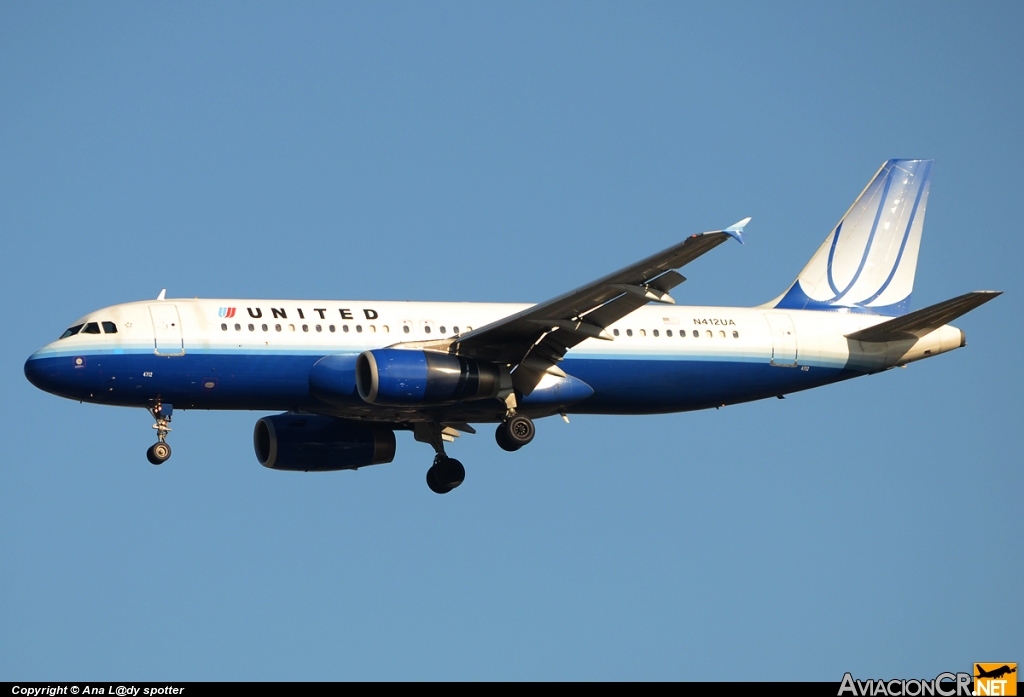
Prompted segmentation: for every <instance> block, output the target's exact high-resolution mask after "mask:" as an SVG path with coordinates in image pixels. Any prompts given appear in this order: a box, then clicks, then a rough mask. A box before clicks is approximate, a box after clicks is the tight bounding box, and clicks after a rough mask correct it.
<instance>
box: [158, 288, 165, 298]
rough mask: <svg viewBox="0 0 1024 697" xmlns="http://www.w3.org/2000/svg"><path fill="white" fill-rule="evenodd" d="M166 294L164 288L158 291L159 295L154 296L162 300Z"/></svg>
mask: <svg viewBox="0 0 1024 697" xmlns="http://www.w3.org/2000/svg"><path fill="white" fill-rule="evenodd" d="M166 295H167V289H166V288H164V289H163V290H161V291H160V295H158V296H156V299H157V300H163V299H164V297H166Z"/></svg>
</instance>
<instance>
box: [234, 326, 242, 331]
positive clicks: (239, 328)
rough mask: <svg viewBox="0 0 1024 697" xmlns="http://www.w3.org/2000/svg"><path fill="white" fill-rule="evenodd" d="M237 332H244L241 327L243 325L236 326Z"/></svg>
mask: <svg viewBox="0 0 1024 697" xmlns="http://www.w3.org/2000/svg"><path fill="white" fill-rule="evenodd" d="M235 331H236V332H240V331H242V325H241V324H236V325H235Z"/></svg>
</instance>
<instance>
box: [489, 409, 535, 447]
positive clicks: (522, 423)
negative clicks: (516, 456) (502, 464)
mask: <svg viewBox="0 0 1024 697" xmlns="http://www.w3.org/2000/svg"><path fill="white" fill-rule="evenodd" d="M502 427H503V428H504V429H505V438H506V439H508V442H509V443H511V444H512V445H514V446H516V449H517V450H518V449H519V448H521V447H523V446H524V445H528V444H529V443H530V441H532V440H533V437H534V436H535V435H537V429H536V427H534V425H533V420H532V419H531V418H530V417H529V416H523V415H522V414H516V415H515V416H513V417H512V418H511V419H509V420H508V421H506V422H505V423H503V424H502ZM498 445H501V443H498Z"/></svg>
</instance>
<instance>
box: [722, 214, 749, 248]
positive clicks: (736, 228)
mask: <svg viewBox="0 0 1024 697" xmlns="http://www.w3.org/2000/svg"><path fill="white" fill-rule="evenodd" d="M749 222H750V218H744V219H743V220H741V221H740V222H738V223H735V224H733V225H730V226H729V227H727V228H725V229H724V230H722V232H724V233H725V234H726V235H729V237H733V238H735V239H736V241H737V242H739V243H740V244H744V242H743V228H745V227H746V226H747V223H749Z"/></svg>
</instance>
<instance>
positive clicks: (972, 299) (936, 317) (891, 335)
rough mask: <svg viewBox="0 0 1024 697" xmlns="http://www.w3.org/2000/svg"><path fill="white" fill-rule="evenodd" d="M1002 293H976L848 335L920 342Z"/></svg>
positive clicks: (865, 338) (858, 337)
mask: <svg viewBox="0 0 1024 697" xmlns="http://www.w3.org/2000/svg"><path fill="white" fill-rule="evenodd" d="M998 295H1002V291H998V290H976V291H973V292H971V293H966V294H964V295H961V296H959V297H956V298H953V299H952V300H945V301H943V302H941V303H937V304H935V305H932V306H930V307H926V308H923V309H921V310H916V311H914V312H910V313H908V314H905V315H902V316H900V317H896V318H894V319H890V320H887V321H885V322H882V323H881V324H876V325H875V326H873V327H868V328H867V329H861V330H860V331H858V332H854V333H853V334H847V335H846V338H847V339H853V340H854V341H873V342H879V341H900V340H902V339H917V338H920V337H922V336H924V335H925V334H929V333H931V332H933V331H935V330H936V329H938V328H939V327H941V326H942V325H944V324H949V323H950V322H952V321H953V320H955V319H956V318H957V317H959V316H961V315H966V314H967V313H968V312H970V311H971V310H973V309H974V308H976V307H979V306H980V305H984V304H985V303H987V302H988V301H989V300H992V299H993V298H995V297H996V296H998Z"/></svg>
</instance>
